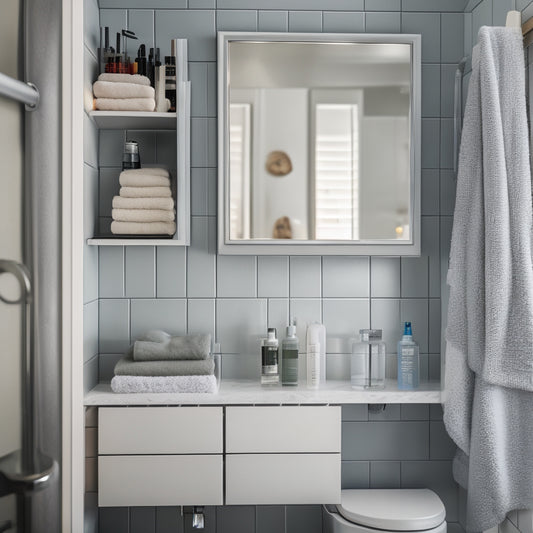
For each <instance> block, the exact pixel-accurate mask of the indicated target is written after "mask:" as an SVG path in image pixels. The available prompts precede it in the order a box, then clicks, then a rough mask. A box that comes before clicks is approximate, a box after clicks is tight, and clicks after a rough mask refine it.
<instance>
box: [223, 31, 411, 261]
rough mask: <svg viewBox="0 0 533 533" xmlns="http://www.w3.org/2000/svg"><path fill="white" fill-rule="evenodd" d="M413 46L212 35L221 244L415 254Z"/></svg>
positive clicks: (370, 38) (392, 39)
mask: <svg viewBox="0 0 533 533" xmlns="http://www.w3.org/2000/svg"><path fill="white" fill-rule="evenodd" d="M419 45H420V39H419V36H412V35H411V36H409V35H394V36H383V35H338V34H337V35H327V34H318V35H316V36H315V35H310V34H301V35H298V34H242V33H237V32H221V33H220V34H219V73H220V74H219V104H220V105H219V117H220V118H219V120H220V123H219V145H220V150H219V154H220V156H219V157H220V161H219V172H220V188H219V192H220V195H219V203H220V205H219V250H220V251H221V253H265V254H270V253H286V254H288V253H291V254H293V253H302V254H306V253H321V254H327V253H343V254H358V253H360V254H370V253H371V254H375V255H383V254H394V255H416V254H417V253H419V216H420V214H419V190H420V184H419V180H420V170H419V153H420V150H419V145H420V109H419V108H420V94H419V90H420V86H419V83H420V56H419ZM249 246H253V247H254V250H253V251H252V250H250V248H249ZM391 247H392V248H391Z"/></svg>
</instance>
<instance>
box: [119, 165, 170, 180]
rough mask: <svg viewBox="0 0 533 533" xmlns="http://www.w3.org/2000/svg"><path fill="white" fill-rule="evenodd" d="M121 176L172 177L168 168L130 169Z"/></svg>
mask: <svg viewBox="0 0 533 533" xmlns="http://www.w3.org/2000/svg"><path fill="white" fill-rule="evenodd" d="M121 174H124V175H125V176H163V177H164V178H169V177H170V172H169V171H168V170H167V169H166V168H162V167H142V168H129V169H128V170H123V171H122V172H121Z"/></svg>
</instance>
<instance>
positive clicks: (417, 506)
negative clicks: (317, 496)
mask: <svg viewBox="0 0 533 533" xmlns="http://www.w3.org/2000/svg"><path fill="white" fill-rule="evenodd" d="M333 507H334V508H332V506H328V507H324V508H323V522H324V524H323V525H324V528H323V529H324V533H397V532H413V533H414V532H418V531H424V533H446V521H445V518H446V511H445V509H444V505H443V503H442V501H441V499H440V498H439V497H438V496H437V495H436V494H435V493H434V492H433V491H431V490H429V489H349V490H343V491H342V496H341V503H340V505H337V506H333Z"/></svg>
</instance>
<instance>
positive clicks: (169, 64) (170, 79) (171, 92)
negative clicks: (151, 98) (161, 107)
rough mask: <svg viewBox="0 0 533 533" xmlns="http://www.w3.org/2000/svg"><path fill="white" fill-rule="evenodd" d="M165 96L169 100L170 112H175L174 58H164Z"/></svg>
mask: <svg viewBox="0 0 533 533" xmlns="http://www.w3.org/2000/svg"><path fill="white" fill-rule="evenodd" d="M165 96H166V98H168V99H169V100H170V111H171V112H175V111H176V58H175V57H174V56H165Z"/></svg>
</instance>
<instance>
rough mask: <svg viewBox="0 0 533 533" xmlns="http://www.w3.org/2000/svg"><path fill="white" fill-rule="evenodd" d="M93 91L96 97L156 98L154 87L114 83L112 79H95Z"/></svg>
mask: <svg viewBox="0 0 533 533" xmlns="http://www.w3.org/2000/svg"><path fill="white" fill-rule="evenodd" d="M93 93H94V96H96V98H154V99H155V91H154V88H153V87H149V86H146V85H139V84H138V83H120V82H117V83H114V82H112V81H95V82H94V83H93Z"/></svg>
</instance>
